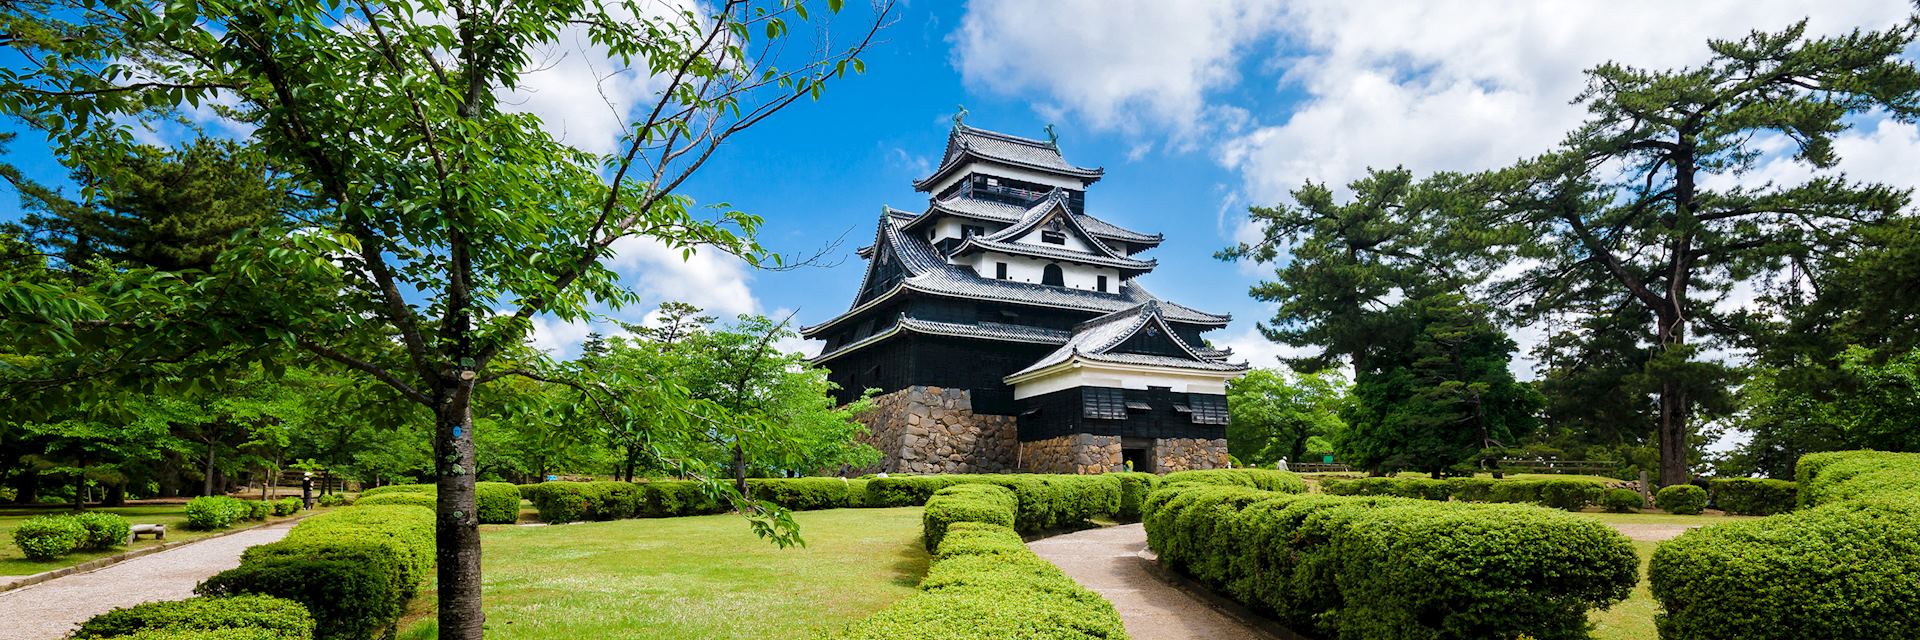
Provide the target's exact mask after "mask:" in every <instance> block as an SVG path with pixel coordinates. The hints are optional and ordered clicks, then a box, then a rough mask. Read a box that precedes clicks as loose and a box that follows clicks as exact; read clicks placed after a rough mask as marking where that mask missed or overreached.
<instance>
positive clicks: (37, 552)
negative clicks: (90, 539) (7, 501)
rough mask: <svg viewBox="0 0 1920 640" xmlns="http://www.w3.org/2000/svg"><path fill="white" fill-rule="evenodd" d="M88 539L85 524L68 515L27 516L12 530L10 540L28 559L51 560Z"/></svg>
mask: <svg viewBox="0 0 1920 640" xmlns="http://www.w3.org/2000/svg"><path fill="white" fill-rule="evenodd" d="M86 542H87V527H86V526H85V525H82V524H80V521H79V520H78V519H76V518H74V517H73V516H69V515H46V516H34V517H32V518H27V519H26V520H25V521H22V522H21V523H20V526H19V527H18V528H15V529H14V530H13V544H14V546H17V547H20V555H24V556H26V557H27V559H28V560H52V559H54V558H58V557H60V556H64V555H67V554H69V553H73V551H74V550H75V549H79V548H81V546H82V545H83V544H85V543H86Z"/></svg>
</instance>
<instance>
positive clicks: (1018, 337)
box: [813, 316, 1073, 363]
mask: <svg viewBox="0 0 1920 640" xmlns="http://www.w3.org/2000/svg"><path fill="white" fill-rule="evenodd" d="M901 331H912V332H915V333H924V334H930V335H937V336H954V337H960V338H980V339H983V340H995V341H1001V342H1031V343H1035V344H1066V343H1067V339H1068V338H1070V337H1072V335H1073V333H1072V332H1070V331H1061V330H1059V329H1047V328H1044V327H1029V326H1023V325H1017V324H1002V323H998V322H982V323H980V324H959V323H954V322H938V321H934V320H921V319H919V318H913V317H908V316H901V317H900V321H899V322H898V323H896V324H895V325H894V326H892V327H889V328H888V329H887V330H886V331H882V332H880V333H876V334H874V335H871V336H868V337H866V338H863V339H860V340H856V341H854V342H851V343H848V344H846V345H845V346H842V347H840V348H838V349H834V350H833V351H831V352H828V353H823V354H820V355H818V356H815V357H814V358H813V362H816V363H817V362H826V361H828V360H832V359H834V358H838V357H840V356H842V355H846V354H848V353H852V352H854V351H858V350H860V349H862V348H865V347H867V346H868V345H872V344H876V343H879V342H880V341H882V340H885V339H886V338H888V337H889V336H892V335H893V334H896V333H899V332H901Z"/></svg>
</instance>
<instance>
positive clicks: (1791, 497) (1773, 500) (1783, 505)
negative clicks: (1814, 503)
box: [1707, 478, 1799, 516]
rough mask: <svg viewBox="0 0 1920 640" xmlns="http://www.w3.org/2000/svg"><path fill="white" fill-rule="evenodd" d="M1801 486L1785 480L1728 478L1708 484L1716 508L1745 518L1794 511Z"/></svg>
mask: <svg viewBox="0 0 1920 640" xmlns="http://www.w3.org/2000/svg"><path fill="white" fill-rule="evenodd" d="M1796 487H1797V485H1795V484H1794V483H1791V482H1787V481H1785V480H1770V479H1759V478H1726V479H1720V480H1714V481H1712V482H1709V483H1707V493H1708V496H1709V498H1710V499H1711V500H1712V501H1713V505H1714V506H1716V507H1719V508H1720V510H1721V511H1725V512H1727V513H1731V514H1734V515H1742V516H1770V515H1773V514H1776V513H1786V512H1788V511H1792V510H1793V508H1794V505H1796V504H1798V503H1799V498H1798V496H1797V495H1796V494H1798V493H1799V491H1798V490H1797V489H1796Z"/></svg>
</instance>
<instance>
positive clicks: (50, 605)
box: [0, 521, 294, 640]
mask: <svg viewBox="0 0 1920 640" xmlns="http://www.w3.org/2000/svg"><path fill="white" fill-rule="evenodd" d="M293 524H294V523H293V522H290V521H289V522H282V523H278V524H273V525H269V526H265V527H260V528H258V529H252V530H249V531H242V532H239V533H235V534H232V535H226V536H221V537H218V538H213V539H209V540H203V541H200V542H195V543H193V544H188V545H183V546H180V547H176V548H173V549H168V550H166V551H162V552H159V553H155V554H152V555H146V556H141V557H138V558H134V559H132V560H128V561H126V562H122V563H119V564H114V565H110V566H107V567H102V568H100V569H96V570H93V571H89V572H86V573H76V574H73V575H70V576H63V577H60V578H55V579H53V580H49V581H46V582H42V583H40V584H36V585H33V586H30V587H23V588H20V589H15V590H13V591H8V592H5V593H0V640H57V639H58V638H62V637H65V636H66V634H67V632H69V631H72V630H73V628H74V627H76V626H79V624H80V623H81V622H84V621H85V620H86V619H87V618H91V617H93V616H96V615H99V614H102V613H106V612H108V611H112V610H114V609H117V608H120V607H128V606H132V605H136V604H140V603H142V602H152V601H155V600H181V599H185V598H188V597H191V596H193V587H194V585H197V584H199V583H200V581H201V580H204V579H206V578H207V577H208V576H211V575H213V574H216V573H219V572H221V571H225V570H227V569H231V568H233V567H237V566H239V565H240V552H241V551H244V550H246V548H247V547H251V546H254V545H258V544H266V543H269V542H273V541H276V540H279V539H281V538H284V537H286V535H287V530H288V529H290V528H292V527H293Z"/></svg>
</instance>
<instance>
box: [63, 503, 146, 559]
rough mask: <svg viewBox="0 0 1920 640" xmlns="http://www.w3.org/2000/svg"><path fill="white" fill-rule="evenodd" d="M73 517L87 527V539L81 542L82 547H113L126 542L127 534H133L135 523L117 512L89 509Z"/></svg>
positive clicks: (94, 548) (96, 549)
mask: <svg viewBox="0 0 1920 640" xmlns="http://www.w3.org/2000/svg"><path fill="white" fill-rule="evenodd" d="M73 519H74V521H76V522H79V523H80V526H82V527H85V528H86V529H87V536H86V540H84V541H82V542H81V543H80V548H81V549H87V550H92V551H99V550H103V549H112V548H114V547H118V546H121V545H124V544H126V543H127V536H129V535H132V534H133V525H132V524H130V523H128V522H127V519H126V518H123V517H120V516H119V515H116V514H112V513H104V512H100V511H88V512H86V513H80V514H75V515H74V516H73Z"/></svg>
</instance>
